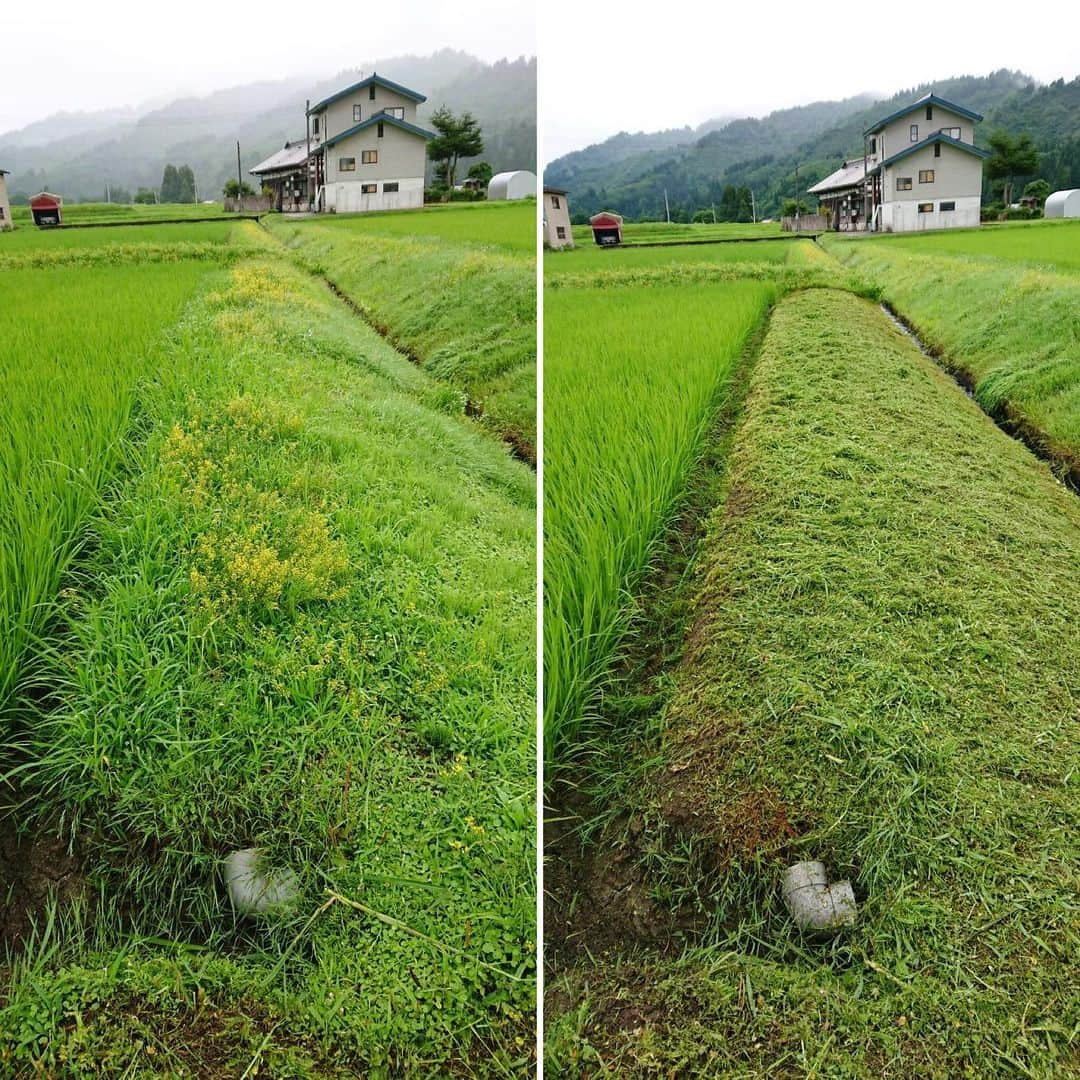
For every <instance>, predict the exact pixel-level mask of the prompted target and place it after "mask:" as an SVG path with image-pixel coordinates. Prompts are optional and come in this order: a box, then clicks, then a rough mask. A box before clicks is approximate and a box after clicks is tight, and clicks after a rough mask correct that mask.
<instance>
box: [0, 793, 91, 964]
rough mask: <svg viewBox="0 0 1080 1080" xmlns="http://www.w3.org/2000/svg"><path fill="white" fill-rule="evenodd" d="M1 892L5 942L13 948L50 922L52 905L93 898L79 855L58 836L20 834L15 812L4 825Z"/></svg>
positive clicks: (0, 823)
mask: <svg viewBox="0 0 1080 1080" xmlns="http://www.w3.org/2000/svg"><path fill="white" fill-rule="evenodd" d="M0 888H2V889H3V893H2V899H3V903H2V906H0V942H2V943H3V944H5V945H11V946H18V945H19V944H21V942H22V941H23V940H24V939H25V937H26V935H27V934H28V933H29V931H30V929H31V927H32V926H33V925H34V924H37V925H38V926H40V925H41V924H42V923H43V922H44V920H45V912H46V909H47V906H48V904H49V901H50V899H52V898H54V897H55V899H56V901H57V903H58V904H59V905H60V906H64V905H66V904H69V903H71V901H73V900H76V899H79V898H85V897H86V895H87V892H88V890H87V887H86V879H85V877H84V875H83V871H82V863H81V861H80V859H79V856H78V853H77V852H76V853H73V852H72V851H70V850H69V848H68V844H67V842H66V841H65V840H63V839H61V838H60V837H58V836H57V835H56V834H54V833H52V832H47V831H42V832H38V833H36V834H32V833H26V832H22V831H20V830H19V828H18V823H17V818H16V817H15V816H14V814H12V813H11V812H9V813H7V814H5V815H4V817H3V818H2V819H0Z"/></svg>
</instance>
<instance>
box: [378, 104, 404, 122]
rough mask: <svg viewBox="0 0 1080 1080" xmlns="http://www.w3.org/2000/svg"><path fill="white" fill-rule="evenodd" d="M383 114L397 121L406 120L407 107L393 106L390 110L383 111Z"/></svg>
mask: <svg viewBox="0 0 1080 1080" xmlns="http://www.w3.org/2000/svg"><path fill="white" fill-rule="evenodd" d="M383 112H384V113H386V115H387V116H393V117H394V118H395V119H397V120H404V119H405V106H404V105H391V106H390V108H389V109H383Z"/></svg>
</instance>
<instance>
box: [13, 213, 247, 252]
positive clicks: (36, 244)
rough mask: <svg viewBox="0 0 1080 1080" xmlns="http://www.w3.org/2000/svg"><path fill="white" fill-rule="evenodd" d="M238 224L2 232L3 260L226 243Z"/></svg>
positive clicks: (126, 226) (227, 221) (228, 221)
mask: <svg viewBox="0 0 1080 1080" xmlns="http://www.w3.org/2000/svg"><path fill="white" fill-rule="evenodd" d="M237 224H238V223H237V222H235V221H230V220H228V219H224V218H223V219H222V220H221V221H207V222H191V223H190V224H186V223H185V224H177V223H173V224H152V225H125V224H117V225H115V226H113V225H110V226H108V227H103V228H100V229H37V228H33V227H31V228H23V229H16V230H14V231H13V232H7V233H0V258H3V257H4V256H5V255H8V254H13V255H14V254H19V253H25V252H27V251H31V250H33V251H45V252H53V251H63V250H71V249H76V248H98V247H105V246H110V245H113V244H124V245H128V244H174V243H180V242H187V243H196V244H226V243H228V241H229V239H230V237H231V236H232V235H233V232H234V230H235V229H236V227H237Z"/></svg>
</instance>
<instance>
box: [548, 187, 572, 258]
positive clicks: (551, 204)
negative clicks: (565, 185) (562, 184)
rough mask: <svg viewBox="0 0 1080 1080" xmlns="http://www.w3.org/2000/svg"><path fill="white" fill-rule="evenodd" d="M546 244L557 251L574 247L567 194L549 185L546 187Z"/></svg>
mask: <svg viewBox="0 0 1080 1080" xmlns="http://www.w3.org/2000/svg"><path fill="white" fill-rule="evenodd" d="M544 243H545V244H546V245H547V246H548V247H549V248H554V249H556V250H558V249H559V248H564V247H573V246H574V234H573V232H572V231H571V228H570V207H569V206H568V205H567V202H566V192H565V191H564V190H563V189H562V188H555V187H547V185H545V186H544Z"/></svg>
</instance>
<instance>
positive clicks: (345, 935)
mask: <svg viewBox="0 0 1080 1080" xmlns="http://www.w3.org/2000/svg"><path fill="white" fill-rule="evenodd" d="M230 227H234V226H230ZM203 228H207V226H203V225H201V224H200V225H193V226H192V229H193V230H195V229H203ZM92 231H93V232H94V233H95V234H102V233H108V232H109V231H110V230H108V229H101V230H92ZM16 235H18V234H16ZM4 239H5V238H0V278H3V281H2V282H0V285H2V287H3V291H4V295H5V296H6V297H14V298H15V300H16V304H15V306H14V307H11V306H10V305H6V306H5V307H4V309H3V311H2V312H0V324H2V323H5V322H6V323H7V324H8V325H7V326H4V327H3V333H4V339H5V341H6V342H7V341H10V340H12V338H13V339H14V341H15V342H16V348H15V350H14V351H13V352H9V354H8V356H7V357H6V359H5V364H9V365H10V370H9V371H8V372H7V373H5V378H6V381H7V382H11V381H12V379H15V382H14V386H15V388H16V393H14V394H9V395H8V397H7V400H6V401H5V405H4V412H3V444H2V445H3V448H4V449H3V454H2V455H0V468H2V469H3V485H2V490H3V492H4V499H5V502H4V505H3V506H2V508H0V510H2V513H3V517H2V518H0V523H2V532H3V539H4V547H3V549H2V557H3V561H2V568H3V573H4V575H5V577H4V595H5V601H7V598H8V596H9V595H12V596H13V597H14V598H15V601H16V602H14V603H12V604H11V606H10V608H9V607H5V609H4V612H3V618H4V620H5V625H4V631H5V632H4V641H5V646H8V645H9V640H10V643H11V645H10V647H9V648H8V650H7V652H6V653H5V655H4V675H5V679H6V699H5V701H4V702H3V706H2V707H3V713H4V725H5V737H4V745H5V760H4V774H5V778H6V784H5V800H6V805H5V809H6V813H5V814H4V817H3V823H2V825H0V861H2V862H3V865H4V868H5V877H6V879H7V883H8V886H9V891H8V894H7V903H6V904H5V907H4V920H3V927H2V929H3V932H4V939H5V954H4V959H3V962H2V964H0V969H2V970H0V986H2V990H0V1063H2V1066H0V1071H2V1072H4V1074H5V1075H12V1076H21V1075H57V1076H59V1075H63V1076H65V1077H68V1076H71V1077H83V1076H85V1077H90V1076H100V1075H116V1076H121V1075H127V1076H136V1075H140V1076H141V1075H169V1076H200V1077H202V1076H222V1077H225V1076H243V1075H247V1076H253V1075H256V1074H259V1073H261V1074H262V1075H272V1076H282V1077H284V1076H289V1077H330V1076H342V1077H344V1076H356V1075H370V1076H391V1075H402V1074H406V1075H444V1074H447V1073H453V1074H461V1075H475V1076H487V1075H500V1076H503V1075H520V1074H521V1073H522V1071H527V1070H528V1069H529V1067H530V1062H531V1060H532V1058H533V1057H534V1028H533V1012H534V1004H535V1002H534V997H535V934H536V928H535V880H534V867H535V860H534V852H535V838H536V828H535V810H534V798H535V779H534V760H535V756H534V755H535V751H534V738H535V736H534V728H535V721H534V715H535V714H534V708H535V705H534V703H535V671H536V656H535V619H536V612H535V600H534V596H535V524H534V522H535V474H534V473H533V472H532V470H531V469H530V468H529V467H528V466H527V465H525V464H523V463H521V462H518V461H516V460H514V459H513V457H512V456H511V455H510V454H509V453H508V451H507V448H506V447H505V445H504V444H503V443H502V442H501V441H500V440H499V439H497V438H495V437H493V436H492V434H490V433H489V432H486V431H485V430H484V429H483V427H482V426H481V425H480V424H478V423H476V421H475V420H473V419H471V418H469V417H467V416H465V415H464V412H463V408H462V403H461V400H460V398H455V397H454V396H453V395H450V394H448V393H447V388H446V386H445V385H444V384H442V383H439V382H437V381H436V380H434V379H432V378H431V377H429V376H428V375H427V374H426V373H425V372H424V371H422V370H421V369H419V368H418V367H417V366H416V365H415V364H414V363H412V362H410V360H409V359H408V358H407V357H405V356H403V355H402V354H401V353H400V352H398V351H396V350H395V349H394V348H393V347H392V346H391V345H390V344H389V343H388V342H387V341H386V340H385V338H384V337H383V336H382V335H381V334H380V333H379V332H378V331H377V330H376V329H374V328H373V327H371V326H369V325H368V324H367V323H365V322H364V321H363V320H362V319H361V318H359V317H358V315H357V313H356V312H355V311H354V310H352V309H350V308H349V307H348V306H347V305H346V304H344V303H343V302H342V301H341V299H340V298H338V297H336V296H335V295H334V294H333V292H332V291H331V290H330V289H328V288H327V286H326V282H325V281H324V280H322V279H320V278H319V277H318V276H317V275H314V274H313V273H312V272H311V271H310V269H309V268H307V267H306V266H300V265H297V263H296V261H295V260H294V259H293V258H292V257H291V256H290V254H289V253H288V252H287V250H286V249H285V248H284V247H283V246H282V245H281V244H280V243H279V242H278V241H277V240H275V239H274V238H273V237H272V236H269V235H267V234H266V232H265V231H264V230H260V229H259V228H258V227H257V226H255V225H254V224H250V223H249V224H245V225H242V226H239V227H237V232H236V233H235V234H233V235H232V236H231V237H229V238H228V240H227V241H226V242H223V243H222V244H213V245H204V246H206V247H212V248H220V257H218V258H211V257H209V256H207V255H206V254H205V252H203V251H202V246H200V254H199V255H198V256H196V257H191V256H192V251H191V247H190V245H189V243H187V242H186V241H182V240H176V241H175V242H173V241H166V242H159V244H158V246H159V247H161V248H169V247H171V248H173V249H175V250H173V252H172V255H173V259H172V261H170V263H169V265H168V266H160V265H148V264H147V263H146V262H145V258H144V256H145V247H144V246H143V245H138V244H130V243H119V244H115V245H112V250H111V254H110V260H111V261H110V262H109V263H108V265H104V264H95V263H92V262H90V263H86V264H83V265H81V266H79V267H77V268H75V267H70V266H60V267H48V266H40V267H39V266H36V265H34V266H26V265H21V264H20V265H19V267H18V268H15V267H14V266H13V265H12V264H11V263H10V262H9V263H8V264H4V263H3V262H2V258H3V240H4ZM51 254H52V255H53V257H54V258H56V259H58V260H63V258H64V257H65V255H64V253H62V252H55V253H51ZM12 258H14V256H12ZM28 358H29V359H30V360H32V361H34V363H33V366H28V364H27V360H28ZM43 400H49V401H50V402H51V404H52V410H51V414H50V415H49V416H48V417H47V418H46V419H47V422H45V423H43V422H42V415H41V413H40V411H39V410H40V403H41V402H42V401H43ZM26 551H31V552H32V553H33V556H34V558H33V560H32V561H28V560H26V559H25V558H23V557H22V556H23V555H24V553H25V552H26ZM9 590H10V592H9ZM9 630H11V633H10V634H9ZM241 848H255V849H257V850H258V852H259V861H260V865H261V866H262V867H263V869H264V871H265V873H267V874H268V875H270V877H271V879H272V880H275V881H279V882H284V883H287V891H289V892H291V893H293V894H294V896H295V899H294V900H293V901H292V902H291V903H286V904H283V905H281V906H279V907H276V908H274V909H272V910H270V911H268V912H266V913H264V914H261V915H257V916H248V917H244V916H241V915H240V914H239V913H238V912H237V911H236V910H234V908H233V907H232V905H231V904H230V901H229V899H228V897H227V894H226V890H225V885H224V881H223V859H224V858H225V856H227V855H228V854H229V853H230V852H234V851H236V850H237V849H241ZM50 881H53V882H56V883H57V884H56V887H55V888H54V889H48V888H44V887H43V884H42V883H44V882H50Z"/></svg>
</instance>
